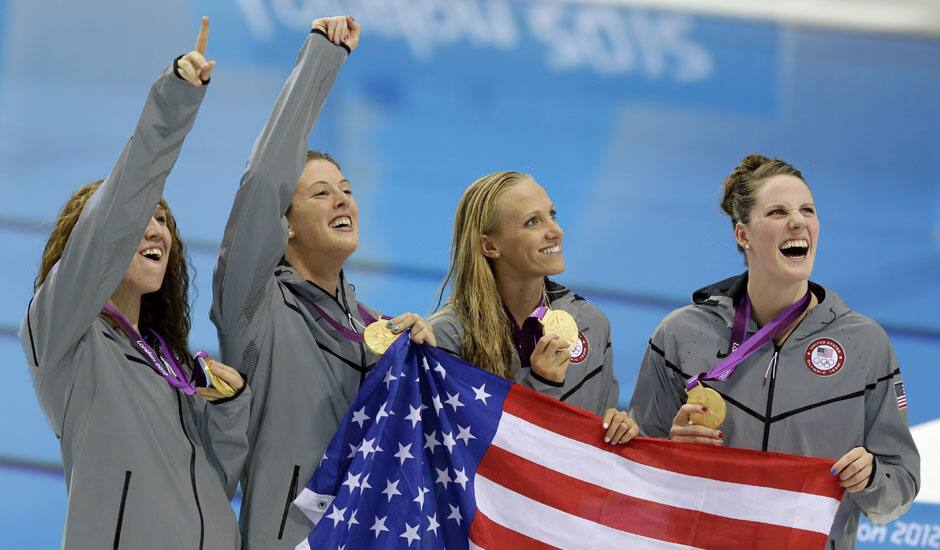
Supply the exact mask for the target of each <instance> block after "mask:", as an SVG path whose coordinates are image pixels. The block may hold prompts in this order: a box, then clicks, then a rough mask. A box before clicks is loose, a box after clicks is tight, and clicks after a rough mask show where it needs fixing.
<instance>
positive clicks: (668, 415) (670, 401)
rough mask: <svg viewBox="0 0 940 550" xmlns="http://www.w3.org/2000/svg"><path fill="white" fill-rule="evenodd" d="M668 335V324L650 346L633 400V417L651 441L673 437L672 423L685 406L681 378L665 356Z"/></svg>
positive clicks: (630, 411) (650, 342)
mask: <svg viewBox="0 0 940 550" xmlns="http://www.w3.org/2000/svg"><path fill="white" fill-rule="evenodd" d="M665 333H666V325H665V321H664V322H663V323H661V324H660V325H659V327H658V328H657V329H656V332H654V333H653V336H652V338H650V341H649V345H647V346H646V353H644V354H643V363H642V364H641V365H640V372H639V374H638V375H637V379H636V385H635V386H634V388H633V397H632V398H631V399H630V410H629V413H630V416H631V417H633V419H634V420H636V422H637V424H639V426H640V434H642V435H644V436H647V437H669V429H670V427H672V419H673V418H675V416H676V412H678V411H679V407H681V406H682V405H683V403H684V402H685V399H684V397H683V394H682V392H681V383H680V382H679V381H678V380H677V377H678V374H676V373H675V372H674V371H673V370H672V368H671V367H670V363H669V361H668V360H667V359H666V356H665V355H666V352H665V351H664V350H665V349H666V344H665V340H666V334H665Z"/></svg>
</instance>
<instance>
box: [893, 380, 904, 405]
mask: <svg viewBox="0 0 940 550" xmlns="http://www.w3.org/2000/svg"><path fill="white" fill-rule="evenodd" d="M894 395H895V396H896V397H897V398H898V408H899V409H906V408H907V392H905V391H904V382H901V381H898V382H895V383H894Z"/></svg>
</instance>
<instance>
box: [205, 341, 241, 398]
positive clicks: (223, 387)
mask: <svg viewBox="0 0 940 550" xmlns="http://www.w3.org/2000/svg"><path fill="white" fill-rule="evenodd" d="M196 360H197V361H199V363H201V364H200V367H201V368H202V372H204V373H205V375H206V378H208V379H209V383H210V384H211V387H212V388H214V389H215V390H216V391H217V392H219V394H221V395H222V397H232V396H233V395H235V388H233V387H232V386H229V384H228V382H226V381H225V380H222V379H221V378H219V377H218V376H216V375H215V373H213V372H212V369H210V368H209V364H210V363H212V362H213V361H214V359H212V358H211V357H209V356H208V355H206V356H205V357H203V356H202V352H200V355H197V356H196Z"/></svg>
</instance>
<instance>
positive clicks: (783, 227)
mask: <svg viewBox="0 0 940 550" xmlns="http://www.w3.org/2000/svg"><path fill="white" fill-rule="evenodd" d="M721 208H722V210H724V212H725V213H726V214H727V215H728V216H729V217H730V218H731V226H732V228H733V231H734V239H735V241H736V244H737V247H738V250H739V251H740V252H741V253H742V254H743V255H744V260H745V264H746V265H747V272H745V273H744V274H742V275H739V276H736V277H732V278H730V279H726V280H724V281H721V282H720V283H716V284H713V285H709V286H707V287H705V288H703V289H701V290H698V291H696V292H695V293H694V294H693V295H692V302H693V303H692V304H691V305H688V306H686V307H683V308H681V309H678V310H676V311H674V312H672V313H671V314H669V316H667V317H666V318H665V319H664V320H663V321H662V323H660V325H659V327H658V328H657V329H656V331H655V332H654V333H653V336H652V338H651V339H650V342H649V347H648V349H647V351H646V355H645V356H644V358H643V364H642V366H641V368H640V373H639V377H638V379H637V384H636V388H635V390H634V393H633V400H632V402H631V404H630V412H631V414H633V415H634V417H635V418H636V419H637V422H639V424H640V427H641V429H642V431H643V433H644V435H650V436H654V437H670V438H672V439H675V440H678V441H690V442H697V443H704V444H710V445H721V444H726V445H730V446H733V447H744V448H750V449H761V450H764V451H779V452H784V453H792V454H800V455H810V456H818V457H829V458H832V460H833V466H832V471H831V473H832V475H834V476H838V478H839V483H840V485H842V487H844V488H845V491H846V494H845V496H844V498H843V500H842V504H841V506H840V507H839V509H838V511H837V513H836V517H835V522H834V523H833V526H832V530H831V532H830V535H829V538H830V545H831V546H832V547H833V548H838V549H839V550H842V549H845V548H853V547H854V546H855V535H856V531H857V529H858V517H859V514H860V513H861V512H864V513H865V515H866V516H867V517H868V519H869V520H870V521H872V522H875V523H885V522H888V521H890V520H892V519H895V518H897V517H898V516H900V515H901V514H902V513H904V512H905V511H906V510H907V509H908V507H910V505H911V502H912V501H913V500H914V496H915V495H916V494H917V488H918V485H919V480H920V456H919V455H918V452H917V448H916V447H915V446H914V441H913V439H912V438H911V433H910V430H909V429H908V424H907V400H906V398H904V382H903V381H902V380H901V371H900V369H899V368H898V362H897V358H896V357H895V355H894V351H893V350H892V349H891V343H890V342H889V341H888V337H887V335H886V334H885V332H884V330H882V328H881V327H880V326H878V324H877V323H875V322H874V321H872V320H871V319H869V318H868V317H865V316H864V315H861V314H859V313H856V312H855V311H852V310H851V309H849V307H848V306H847V305H846V304H845V302H843V301H842V299H841V298H839V296H838V295H836V293H835V292H833V291H832V290H830V289H827V288H824V287H822V286H821V285H818V284H816V283H814V282H812V281H810V280H809V277H810V275H811V274H812V272H813V264H814V261H815V259H816V252H817V246H818V244H819V218H818V217H817V215H816V204H815V201H814V200H813V194H812V193H811V192H810V189H809V186H808V185H807V184H806V181H805V180H804V179H803V175H802V174H801V173H800V172H799V171H798V170H797V169H796V168H794V167H793V166H791V165H789V164H787V163H786V162H784V161H782V160H779V159H772V158H767V157H764V156H762V155H749V156H747V157H745V158H744V160H743V161H742V162H741V164H740V165H738V166H737V167H736V168H735V169H734V171H733V172H732V173H731V175H730V176H728V177H727V178H726V179H725V182H724V198H723V199H722V202H721ZM687 392H689V394H688V395H689V398H688V401H689V402H688V403H686V395H687ZM693 392H695V393H693ZM707 392H717V394H714V393H713V394H712V395H713V396H714V399H712V398H709V399H708V400H705V399H699V398H697V397H693V396H694V395H695V394H696V393H697V394H698V395H706V393H707ZM722 402H724V403H722ZM708 403H711V407H709V404H708ZM720 408H725V409H726V413H725V419H724V421H723V423H721V424H720V425H719V422H720V420H721V416H722V415H721V414H716V413H720V410H719V409H720ZM719 427H720V428H721V429H720V430H719V429H718V428H719ZM828 547H829V546H827V548H828Z"/></svg>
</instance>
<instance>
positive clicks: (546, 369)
mask: <svg viewBox="0 0 940 550" xmlns="http://www.w3.org/2000/svg"><path fill="white" fill-rule="evenodd" d="M570 345H571V343H570V342H568V341H567V340H562V338H561V336H559V335H557V334H555V333H549V334H546V335H544V336H542V337H541V338H540V339H539V341H538V343H537V344H535V349H534V350H532V355H531V356H530V357H529V363H530V364H531V365H532V371H533V372H535V374H537V375H539V376H541V377H542V378H545V379H546V380H551V381H552V382H556V383H559V384H561V383H564V381H565V373H566V372H567V371H568V365H569V364H570V359H571V358H570V356H569V355H568V348H569V347H570Z"/></svg>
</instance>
